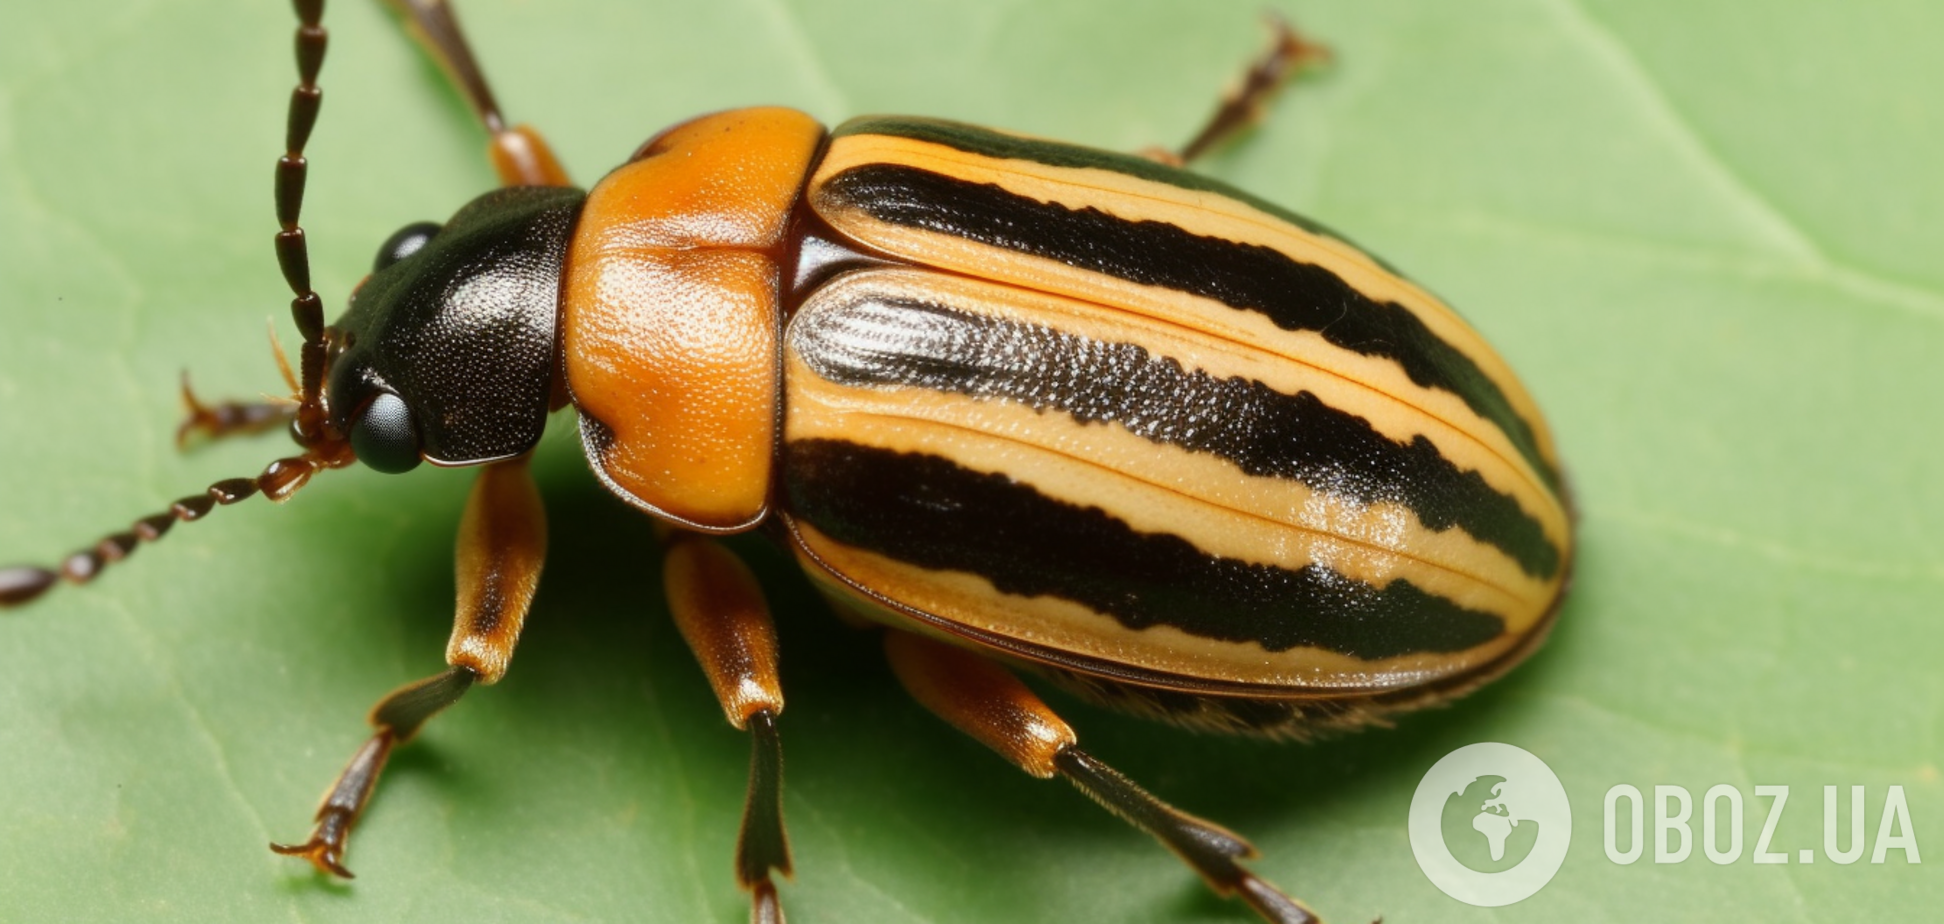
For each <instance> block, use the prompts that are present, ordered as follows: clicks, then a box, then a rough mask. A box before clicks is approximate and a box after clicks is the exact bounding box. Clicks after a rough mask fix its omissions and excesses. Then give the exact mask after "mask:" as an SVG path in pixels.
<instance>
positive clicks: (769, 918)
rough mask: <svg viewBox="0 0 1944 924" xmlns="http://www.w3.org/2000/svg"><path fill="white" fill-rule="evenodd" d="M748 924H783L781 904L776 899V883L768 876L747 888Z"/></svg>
mask: <svg viewBox="0 0 1944 924" xmlns="http://www.w3.org/2000/svg"><path fill="white" fill-rule="evenodd" d="M749 924H783V903H782V902H780V901H777V899H776V883H774V882H771V881H770V880H769V877H768V876H764V877H763V878H761V879H759V880H757V881H755V882H753V883H751V884H750V886H749Z"/></svg>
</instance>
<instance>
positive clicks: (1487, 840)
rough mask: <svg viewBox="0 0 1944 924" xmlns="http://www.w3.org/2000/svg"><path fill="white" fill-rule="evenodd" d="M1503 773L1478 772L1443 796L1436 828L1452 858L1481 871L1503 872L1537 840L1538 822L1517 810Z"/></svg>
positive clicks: (1511, 866) (1522, 860)
mask: <svg viewBox="0 0 1944 924" xmlns="http://www.w3.org/2000/svg"><path fill="white" fill-rule="evenodd" d="M1504 788H1505V777H1502V776H1493V775H1490V774H1486V775H1482V776H1479V777H1477V778H1475V779H1473V780H1472V781H1471V783H1469V784H1468V785H1466V786H1465V788H1464V790H1463V791H1462V792H1454V793H1452V794H1451V795H1450V796H1449V797H1448V798H1446V799H1445V803H1444V811H1443V813H1442V817H1441V818H1440V824H1439V828H1440V829H1441V830H1442V833H1443V834H1444V842H1445V849H1447V850H1449V851H1451V856H1452V858H1453V859H1455V860H1457V861H1458V862H1459V863H1462V864H1464V865H1465V866H1466V867H1467V868H1469V869H1472V870H1475V871H1477V872H1481V873H1502V872H1504V871H1506V870H1508V869H1511V868H1513V867H1515V866H1518V865H1519V864H1520V863H1523V862H1525V858H1526V857H1528V856H1530V855H1531V854H1532V846H1533V845H1534V844H1537V843H1538V842H1539V822H1538V821H1536V820H1534V819H1532V818H1531V817H1530V816H1529V815H1527V814H1526V813H1524V812H1521V811H1520V810H1519V806H1518V805H1517V804H1516V801H1517V800H1516V794H1517V790H1516V789H1514V790H1513V793H1512V795H1507V794H1505V793H1504V791H1503V790H1504Z"/></svg>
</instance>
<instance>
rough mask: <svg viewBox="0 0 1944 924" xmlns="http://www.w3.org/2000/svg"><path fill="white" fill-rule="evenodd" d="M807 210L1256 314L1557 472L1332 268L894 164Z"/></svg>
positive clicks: (1435, 353)
mask: <svg viewBox="0 0 1944 924" xmlns="http://www.w3.org/2000/svg"><path fill="white" fill-rule="evenodd" d="M814 195H815V197H816V199H815V202H816V206H817V208H818V210H819V211H822V212H824V213H825V214H830V213H832V212H836V211H842V210H846V209H858V210H861V211H863V212H864V213H865V214H868V215H870V216H871V217H872V218H875V219H876V220H878V221H882V222H885V223H888V224H895V225H905V226H909V227H914V228H922V229H924V230H928V231H933V232H936V233H939V234H944V235H949V236H952V237H962V238H967V239H970V240H974V241H977V242H979V243H982V244H986V245H989V246H993V247H999V248H1003V249H1007V250H1014V251H1018V252H1021V253H1027V254H1031V255H1033V256H1037V257H1044V258H1046V259H1049V260H1055V261H1058V262H1060V263H1064V264H1066V265H1068V266H1072V267H1077V268H1080V269H1084V270H1088V271H1091V272H1096V273H1101V274H1103V275H1107V276H1113V277H1115V278H1118V279H1125V280H1127V281H1129V282H1133V283H1136V284H1139V285H1149V286H1159V287H1163V288H1168V289H1174V290H1177V291H1181V292H1186V293H1188V294H1191V295H1197V296H1201V297H1204V298H1209V299H1213V300H1215V301H1218V302H1221V303H1222V304H1225V305H1228V306H1229V307H1231V308H1235V309H1237V310H1240V311H1250V312H1256V313H1259V314H1261V315H1263V316H1264V317H1267V318H1268V319H1269V320H1270V321H1271V322H1273V323H1274V324H1275V325H1276V326H1277V327H1280V328H1282V329H1283V330H1290V331H1297V330H1311V331H1316V332H1318V333H1320V334H1322V336H1323V338H1324V339H1325V340H1327V341H1329V342H1330V343H1332V344H1334V345H1336V346H1338V347H1341V348H1343V349H1346V350H1350V351H1352V352H1355V353H1359V354H1362V355H1365V356H1379V357H1383V358H1385V359H1389V360H1391V361H1393V362H1395V363H1397V364H1398V366H1399V367H1400V368H1401V369H1403V370H1404V373H1405V375H1407V376H1409V377H1410V379H1411V381H1412V382H1414V383H1416V384H1417V385H1419V386H1421V387H1424V388H1436V389H1440V390H1442V391H1446V392H1449V393H1451V394H1453V395H1456V396H1458V398H1459V399H1461V400H1463V401H1464V402H1465V404H1466V405H1467V406H1469V407H1470V408H1471V409H1472V410H1473V411H1474V412H1476V413H1477V414H1478V415H1479V416H1480V417H1483V418H1484V419H1486V420H1489V421H1491V422H1492V423H1493V424H1494V425H1496V426H1497V427H1498V428H1499V429H1500V430H1502V431H1503V432H1504V433H1505V435H1506V437H1507V438H1508V439H1509V440H1511V442H1512V445H1513V446H1514V447H1515V448H1516V449H1517V450H1518V451H1519V454H1520V455H1522V456H1524V457H1525V459H1526V461H1527V462H1529V463H1531V465H1532V468H1533V470H1534V471H1536V472H1538V473H1539V476H1540V478H1541V479H1543V480H1544V481H1545V482H1546V484H1547V486H1548V487H1550V488H1552V489H1553V490H1554V491H1557V490H1558V486H1559V485H1558V475H1557V474H1556V473H1555V472H1554V471H1553V469H1552V466H1550V465H1548V464H1547V463H1546V460H1545V458H1544V457H1543V456H1542V455H1541V454H1540V452H1539V448H1538V441H1537V439H1536V438H1535V437H1534V435H1533V431H1532V427H1531V425H1530V424H1528V423H1527V422H1526V420H1525V419H1524V418H1522V417H1520V416H1519V414H1518V412H1517V411H1514V410H1513V409H1512V405H1511V402H1510V401H1508V400H1507V399H1506V397H1505V393H1504V392H1503V391H1501V390H1500V389H1499V387H1498V383H1496V382H1494V381H1492V379H1491V377H1490V376H1487V375H1486V374H1485V372H1484V370H1482V369H1480V368H1479V367H1478V364H1477V363H1475V362H1473V361H1472V358H1471V357H1469V356H1467V355H1465V354H1464V353H1463V352H1461V351H1460V350H1458V349H1457V348H1456V347H1453V346H1452V345H1451V344H1449V343H1447V342H1445V341H1444V340H1443V339H1442V338H1440V337H1438V335H1436V334H1434V333H1432V332H1431V330H1430V329H1429V328H1427V327H1425V325H1424V322H1423V320H1421V319H1419V318H1418V316H1417V315H1416V314H1414V313H1412V312H1411V310H1410V309H1408V308H1405V307H1404V306H1403V305H1400V304H1397V303H1396V302H1388V301H1386V302H1380V301H1376V300H1374V299H1372V298H1370V297H1369V296H1366V295H1365V294H1363V293H1362V292H1360V291H1358V290H1357V289H1356V288H1355V287H1354V286H1352V285H1350V284H1349V283H1347V282H1345V281H1343V279H1342V278H1341V277H1339V276H1337V275H1336V274H1335V273H1332V272H1330V271H1329V270H1328V269H1325V268H1323V267H1321V266H1318V265H1316V264H1313V263H1299V262H1297V261H1295V260H1292V259H1290V258H1289V257H1288V256H1287V255H1285V254H1283V253H1282V252H1281V251H1279V250H1276V249H1274V248H1272V247H1265V246H1262V245H1260V244H1244V243H1238V242H1236V241H1229V240H1223V239H1221V238H1215V237H1204V236H1201V235H1198V234H1194V233H1191V232H1189V231H1187V230H1185V229H1183V228H1181V227H1179V226H1177V225H1174V224H1171V223H1168V222H1164V221H1130V220H1128V219H1125V218H1120V217H1117V216H1114V215H1110V214H1107V213H1106V212H1102V211H1100V210H1099V209H1096V208H1093V207H1091V206H1089V207H1086V208H1081V209H1071V208H1067V207H1066V206H1063V205H1060V204H1058V203H1052V202H1041V201H1039V200H1037V199H1032V198H1029V197H1026V196H1020V195H1016V194H1014V193H1011V192H1008V191H1006V190H1005V189H1004V188H1002V187H1000V186H998V185H996V184H992V183H971V182H967V181H964V180H959V179H954V178H952V177H948V176H944V175H941V174H937V173H932V172H930V171H927V170H920V169H918V168H916V167H908V166H904V165H901V164H868V165H864V166H859V167H852V168H850V169H848V170H845V171H843V172H841V173H839V174H837V175H836V176H834V177H832V178H831V179H830V180H829V181H827V182H826V183H824V184H823V185H822V186H820V187H818V188H817V189H816V191H815V193H814Z"/></svg>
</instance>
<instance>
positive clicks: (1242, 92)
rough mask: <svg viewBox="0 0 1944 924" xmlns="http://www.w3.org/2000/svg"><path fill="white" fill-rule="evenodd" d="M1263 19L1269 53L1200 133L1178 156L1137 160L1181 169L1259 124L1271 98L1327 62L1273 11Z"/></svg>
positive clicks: (1158, 151)
mask: <svg viewBox="0 0 1944 924" xmlns="http://www.w3.org/2000/svg"><path fill="white" fill-rule="evenodd" d="M1267 18H1268V21H1269V29H1270V31H1271V32H1272V33H1273V35H1272V37H1271V40H1270V43H1269V48H1268V49H1267V50H1266V51H1264V52H1263V53H1262V54H1261V55H1259V56H1257V57H1256V58H1255V60H1253V61H1250V62H1249V66H1248V67H1247V68H1245V69H1244V70H1243V71H1242V78H1241V79H1240V80H1239V81H1237V82H1236V83H1235V85H1234V86H1233V87H1231V88H1230V89H1229V90H1228V92H1226V93H1224V94H1222V100H1221V102H1220V103H1218V104H1216V106H1215V111H1214V113H1212V114H1210V115H1209V117H1208V122H1207V124H1205V125H1203V126H1202V129H1201V131H1199V132H1196V133H1195V137H1193V138H1191V139H1189V141H1188V143H1187V144H1184V145H1182V146H1181V149H1180V150H1178V151H1170V150H1167V149H1165V148H1158V147H1156V148H1148V149H1146V150H1143V151H1141V155H1142V156H1144V157H1147V158H1148V159H1150V160H1157V161H1160V162H1161V163H1164V164H1167V165H1169V166H1172V167H1181V166H1186V165H1187V164H1189V163H1190V162H1192V161H1194V160H1196V159H1198V158H1200V157H1201V156H1202V155H1204V154H1207V153H1208V152H1209V151H1212V150H1214V149H1215V148H1218V147H1220V146H1222V145H1223V144H1224V143H1226V142H1228V141H1230V140H1232V139H1233V138H1235V136H1237V135H1239V134H1241V133H1242V132H1244V131H1247V130H1248V129H1249V128H1250V127H1251V126H1253V125H1255V124H1256V123H1258V122H1260V121H1262V116H1263V110H1264V109H1265V108H1266V107H1267V105H1268V103H1269V100H1270V98H1271V97H1274V96H1275V95H1276V91H1277V90H1279V89H1281V88H1282V85H1283V84H1284V83H1286V82H1288V80H1289V78H1291V77H1293V76H1295V75H1296V73H1297V72H1299V71H1301V70H1302V69H1303V68H1305V67H1308V66H1310V65H1313V64H1324V63H1328V62H1329V60H1330V49H1329V48H1327V47H1325V46H1323V45H1319V44H1317V43H1315V42H1313V41H1310V40H1309V39H1307V38H1304V37H1303V35H1302V34H1301V33H1299V32H1297V31H1296V30H1295V29H1294V28H1293V27H1291V26H1290V25H1289V21H1288V20H1286V19H1284V18H1283V17H1282V16H1281V14H1278V13H1275V12H1273V11H1272V12H1270V13H1268V14H1267Z"/></svg>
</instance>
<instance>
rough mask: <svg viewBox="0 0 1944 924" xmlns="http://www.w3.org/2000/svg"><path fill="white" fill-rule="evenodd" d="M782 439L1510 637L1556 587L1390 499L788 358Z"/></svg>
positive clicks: (1016, 408)
mask: <svg viewBox="0 0 1944 924" xmlns="http://www.w3.org/2000/svg"><path fill="white" fill-rule="evenodd" d="M785 377H786V381H788V382H790V383H791V384H790V386H789V388H790V390H789V393H788V396H787V406H788V408H789V413H788V416H787V417H786V422H785V439H787V440H797V439H819V438H821V439H834V440H844V441H848V442H853V443H858V444H861V445H867V446H875V447H879V448H883V449H889V450H892V451H896V452H908V453H922V454H927V455H934V456H939V457H943V458H947V459H950V460H952V462H953V463H954V464H957V465H959V466H961V467H964V468H967V469H970V470H973V471H979V472H996V473H1003V474H1005V475H1006V476H1008V477H1010V478H1012V479H1014V480H1016V481H1019V482H1021V483H1025V484H1030V485H1031V486H1032V487H1033V488H1034V489H1035V490H1036V491H1038V492H1039V493H1041V494H1043V495H1046V496H1047V497H1050V498H1053V499H1055V500H1058V501H1061V502H1063V503H1067V504H1071V505H1074V506H1077V507H1080V508H1086V507H1098V508H1100V509H1102V510H1104V511H1106V512H1108V513H1109V514H1110V515H1112V516H1114V517H1115V518H1117V519H1119V520H1121V521H1122V522H1124V523H1126V524H1127V525H1128V526H1129V527H1130V528H1131V529H1133V530H1135V531H1136V532H1142V533H1151V534H1172V535H1176V536H1180V537H1182V538H1183V539H1185V540H1187V541H1188V542H1190V543H1191V544H1193V545H1194V546H1195V547H1196V548H1198V549H1200V550H1201V551H1202V552H1204V553H1205V554H1208V555H1212V556H1217V557H1222V558H1231V559H1236V560H1239V561H1248V562H1255V563H1259V564H1266V565H1274V566H1277V567H1280V568H1285V569H1288V570H1292V571H1294V570H1299V569H1301V568H1303V567H1305V566H1307V565H1310V564H1312V563H1314V564H1319V565H1323V566H1325V567H1328V568H1330V569H1331V570H1333V571H1336V572H1337V573H1339V574H1342V575H1344V576H1346V577H1349V578H1352V579H1354V580H1359V581H1363V582H1365V583H1368V584H1370V585H1372V586H1376V587H1383V586H1386V585H1388V584H1389V583H1390V582H1391V581H1393V580H1396V579H1399V578H1403V579H1407V580H1409V581H1411V583H1413V584H1415V585H1416V586H1417V587H1419V588H1420V589H1422V590H1424V591H1426V592H1427V593H1434V594H1437V595H1439V596H1443V597H1445V598H1447V599H1450V600H1452V601H1453V602H1455V603H1457V604H1458V605H1460V606H1462V607H1465V608H1467V609H1472V610H1477V611H1480V612H1489V613H1493V614H1495V615H1497V616H1499V617H1501V618H1502V619H1504V620H1505V622H1506V628H1507V629H1508V630H1510V631H1513V632H1519V631H1523V630H1524V629H1525V628H1526V627H1528V626H1530V625H1531V624H1532V623H1533V622H1535V621H1536V620H1537V619H1538V617H1539V616H1540V614H1541V613H1542V612H1543V611H1544V609H1545V607H1546V604H1547V603H1548V602H1549V601H1550V600H1551V599H1552V596H1553V594H1554V593H1555V592H1556V590H1557V586H1558V582H1557V580H1555V581H1550V582H1547V581H1539V580H1536V579H1534V578H1532V577H1530V576H1529V575H1527V574H1526V573H1525V572H1524V571H1522V570H1520V569H1519V567H1518V565H1517V564H1516V563H1514V562H1513V561H1512V560H1511V559H1510V558H1509V557H1507V556H1506V555H1505V554H1504V553H1503V552H1501V551H1499V550H1498V549H1496V548H1494V547H1492V546H1489V545H1485V544H1483V543H1480V542H1478V541H1477V540H1475V539H1473V538H1471V537H1470V536H1468V535H1466V534H1465V533H1464V532H1463V531H1462V530H1456V529H1452V530H1446V531H1444V532H1431V531H1430V530H1427V529H1425V528H1424V527H1423V525H1422V524H1420V523H1419V522H1418V520H1417V517H1416V516H1415V515H1414V514H1413V513H1412V512H1411V511H1410V510H1408V509H1407V508H1404V507H1402V506H1400V505H1397V504H1394V503H1375V504H1369V505H1362V504H1357V503H1354V502H1350V501H1346V500H1344V499H1342V498H1339V497H1335V496H1332V495H1329V494H1326V493H1324V492H1318V491H1313V490H1311V489H1309V488H1308V487H1306V486H1304V485H1302V484H1301V483H1299V482H1295V481H1290V480H1286V479H1277V478H1257V477H1250V476H1246V475H1242V474H1240V473H1238V472H1237V471H1236V470H1235V469H1234V468H1233V467H1232V466H1230V465H1229V464H1227V463H1226V462H1223V461H1221V460H1219V459H1216V458H1214V457H1212V456H1209V455H1206V454H1200V453H1190V452H1185V451H1183V450H1180V449H1177V448H1175V447H1171V446H1157V445H1155V444H1153V443H1149V442H1147V441H1146V440H1143V439H1141V438H1140V437H1138V436H1135V435H1133V434H1131V433H1128V432H1127V431H1125V430H1122V429H1120V428H1117V427H1108V426H1105V425H1100V424H1092V425H1089V424H1080V423H1077V422H1074V421H1073V420H1071V419H1069V418H1064V417H1053V416H1048V415H1043V414H1038V413H1036V412H1034V411H1032V410H1030V409H1028V408H1025V407H1022V406H1020V405H1016V404H1011V403H1007V402H998V401H981V400H978V399H973V398H967V397H964V396H961V395H950V394H944V393H939V392H931V391H926V390H923V389H916V388H912V389H856V388H847V387H845V386H841V385H836V384H834V383H830V382H827V381H824V380H822V379H817V378H815V374H814V373H812V372H811V371H810V370H809V368H808V367H807V366H805V365H803V364H802V363H801V361H800V360H795V359H792V360H790V361H789V364H788V366H787V367H786V371H785Z"/></svg>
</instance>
